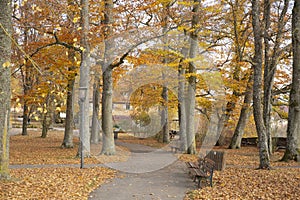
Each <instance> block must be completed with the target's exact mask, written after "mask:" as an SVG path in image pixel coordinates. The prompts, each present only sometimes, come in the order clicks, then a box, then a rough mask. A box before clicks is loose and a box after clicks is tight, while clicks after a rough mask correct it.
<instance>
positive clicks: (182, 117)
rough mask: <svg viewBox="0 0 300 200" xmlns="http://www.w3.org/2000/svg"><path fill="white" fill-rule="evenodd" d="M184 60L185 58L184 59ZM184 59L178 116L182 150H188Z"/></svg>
mask: <svg viewBox="0 0 300 200" xmlns="http://www.w3.org/2000/svg"><path fill="white" fill-rule="evenodd" d="M182 61H183V60H182ZM182 61H181V62H180V63H179V70H178V76H179V77H178V81H179V84H178V118H179V135H180V143H181V150H182V151H183V152H187V148H188V145H187V135H186V119H187V117H186V100H185V98H186V94H185V88H186V87H185V86H186V85H185V81H184V76H185V69H184V68H183V66H182V64H183V63H182Z"/></svg>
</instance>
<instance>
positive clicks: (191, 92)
mask: <svg viewBox="0 0 300 200" xmlns="http://www.w3.org/2000/svg"><path fill="white" fill-rule="evenodd" d="M200 2H201V1H200V0H194V3H195V4H194V5H193V10H192V13H193V16H192V22H191V27H192V29H193V31H192V32H191V33H190V51H189V58H190V59H194V58H195V57H196V55H197V52H198V36H197V31H196V29H197V24H198V22H199V13H198V12H199V8H200ZM188 73H190V74H191V76H190V77H189V78H188V83H189V86H188V92H187V102H186V112H187V114H186V115H187V116H186V117H187V124H186V125H187V126H186V132H187V144H188V149H187V153H188V154H196V140H195V130H194V127H195V91H196V77H195V73H196V66H195V63H194V62H193V61H191V62H189V69H188Z"/></svg>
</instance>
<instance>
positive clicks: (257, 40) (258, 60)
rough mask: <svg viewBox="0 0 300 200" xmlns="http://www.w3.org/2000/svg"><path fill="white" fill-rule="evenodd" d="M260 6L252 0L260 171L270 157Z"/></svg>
mask: <svg viewBox="0 0 300 200" xmlns="http://www.w3.org/2000/svg"><path fill="white" fill-rule="evenodd" d="M259 8H260V4H259V2H258V0H252V26H253V33H254V45H255V54H254V58H253V63H254V66H253V67H254V77H253V80H254V84H253V114H254V120H255V125H256V131H257V134H258V142H259V158H260V165H259V168H260V169H270V155H269V150H268V144H267V142H268V140H267V135H266V128H265V126H264V121H263V114H262V107H261V105H262V102H261V93H262V36H261V24H260V19H259V16H260V11H259Z"/></svg>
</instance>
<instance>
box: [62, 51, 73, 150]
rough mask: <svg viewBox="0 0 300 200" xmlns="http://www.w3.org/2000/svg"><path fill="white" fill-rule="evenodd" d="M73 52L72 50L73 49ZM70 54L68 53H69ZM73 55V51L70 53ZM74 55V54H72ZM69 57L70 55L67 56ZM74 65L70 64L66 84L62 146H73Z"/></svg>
mask: <svg viewBox="0 0 300 200" xmlns="http://www.w3.org/2000/svg"><path fill="white" fill-rule="evenodd" d="M73 52H74V51H73ZM69 55H70V54H69ZM71 55H73V53H71ZM74 56H75V55H74ZM69 59H71V56H70V57H69ZM73 70H74V67H73V66H72V67H71V68H70V69H69V71H70V72H71V75H69V76H68V86H67V108H66V121H65V132H64V139H63V143H62V145H61V147H62V148H73V147H74V144H73V130H74V115H73V112H74V109H73V107H74V102H73V99H74V95H73V94H74V85H75V76H76V75H75V74H73V73H72V71H73Z"/></svg>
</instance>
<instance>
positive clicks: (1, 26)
mask: <svg viewBox="0 0 300 200" xmlns="http://www.w3.org/2000/svg"><path fill="white" fill-rule="evenodd" d="M0 8H1V12H0V83H1V84H0V179H9V177H10V175H9V169H8V166H9V135H8V132H9V121H10V97H11V83H10V82H11V81H10V69H11V68H10V54H11V39H10V38H9V35H11V33H12V24H11V1H9V0H2V1H0Z"/></svg>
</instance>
